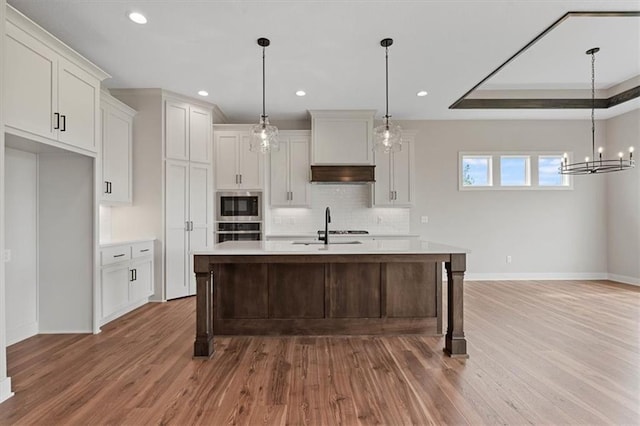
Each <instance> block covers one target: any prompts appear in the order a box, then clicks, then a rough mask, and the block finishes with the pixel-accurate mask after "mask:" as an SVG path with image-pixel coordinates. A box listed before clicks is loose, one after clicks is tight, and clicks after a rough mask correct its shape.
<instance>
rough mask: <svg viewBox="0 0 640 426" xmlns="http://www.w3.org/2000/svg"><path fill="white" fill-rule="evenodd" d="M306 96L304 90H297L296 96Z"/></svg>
mask: <svg viewBox="0 0 640 426" xmlns="http://www.w3.org/2000/svg"><path fill="white" fill-rule="evenodd" d="M306 94H307V92H305V91H304V90H298V91H297V92H296V96H304V95H306Z"/></svg>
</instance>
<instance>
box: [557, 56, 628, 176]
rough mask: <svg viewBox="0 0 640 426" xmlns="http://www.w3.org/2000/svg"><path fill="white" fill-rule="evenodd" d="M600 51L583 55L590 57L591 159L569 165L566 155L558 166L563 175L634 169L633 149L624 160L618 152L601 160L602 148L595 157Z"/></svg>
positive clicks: (621, 153) (586, 158)
mask: <svg viewBox="0 0 640 426" xmlns="http://www.w3.org/2000/svg"><path fill="white" fill-rule="evenodd" d="M599 51H600V48H599V47H594V48H592V49H589V50H587V51H586V52H585V53H586V54H587V55H591V158H589V157H585V159H584V162H577V163H569V156H568V155H567V153H565V154H564V156H563V158H562V163H561V165H560V170H559V171H560V174H563V175H589V174H595V173H610V172H619V171H622V170H627V169H631V168H633V167H635V164H636V163H635V160H634V159H633V147H632V146H631V147H629V158H628V159H625V158H624V153H623V152H619V153H618V158H615V159H603V158H602V153H603V152H604V148H602V147H599V148H598V156H597V157H596V121H595V108H596V53H598V52H599Z"/></svg>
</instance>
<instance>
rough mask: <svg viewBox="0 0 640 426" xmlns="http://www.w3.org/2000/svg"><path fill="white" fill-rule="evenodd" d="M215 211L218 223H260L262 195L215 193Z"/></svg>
mask: <svg viewBox="0 0 640 426" xmlns="http://www.w3.org/2000/svg"><path fill="white" fill-rule="evenodd" d="M216 211H217V219H218V221H220V222H239V221H250V222H260V221H262V193H261V192H249V191H233V192H217V193H216Z"/></svg>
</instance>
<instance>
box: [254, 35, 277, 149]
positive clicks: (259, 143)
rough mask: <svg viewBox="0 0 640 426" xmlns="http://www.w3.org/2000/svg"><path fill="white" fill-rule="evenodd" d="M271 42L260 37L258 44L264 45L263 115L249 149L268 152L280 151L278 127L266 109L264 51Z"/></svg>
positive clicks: (255, 129) (255, 127)
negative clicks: (270, 118)
mask: <svg viewBox="0 0 640 426" xmlns="http://www.w3.org/2000/svg"><path fill="white" fill-rule="evenodd" d="M269 44H271V42H270V41H269V39H268V38H263V37H261V38H259V39H258V46H260V47H262V115H261V116H260V121H259V122H258V124H256V125H254V126H253V127H251V142H250V145H249V150H251V151H253V152H261V153H263V154H266V153H268V152H270V151H278V150H279V149H280V144H279V142H278V128H277V127H276V126H272V125H271V124H270V123H269V116H268V115H267V113H266V111H265V76H264V75H265V72H264V56H265V55H264V52H265V48H266V47H267V46H269Z"/></svg>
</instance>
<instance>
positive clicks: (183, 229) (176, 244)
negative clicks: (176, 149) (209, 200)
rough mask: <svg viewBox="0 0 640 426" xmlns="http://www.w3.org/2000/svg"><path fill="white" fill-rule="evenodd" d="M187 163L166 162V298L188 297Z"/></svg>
mask: <svg viewBox="0 0 640 426" xmlns="http://www.w3.org/2000/svg"><path fill="white" fill-rule="evenodd" d="M188 221H189V163H188V162H184V161H170V160H167V162H166V185H165V274H166V276H165V283H166V298H167V299H175V298H177V297H184V296H188V295H189V287H188V283H187V282H186V281H185V277H186V274H187V270H188V268H189V262H188V255H187V252H188V250H189V239H188V231H187V229H188V227H189V224H188Z"/></svg>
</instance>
